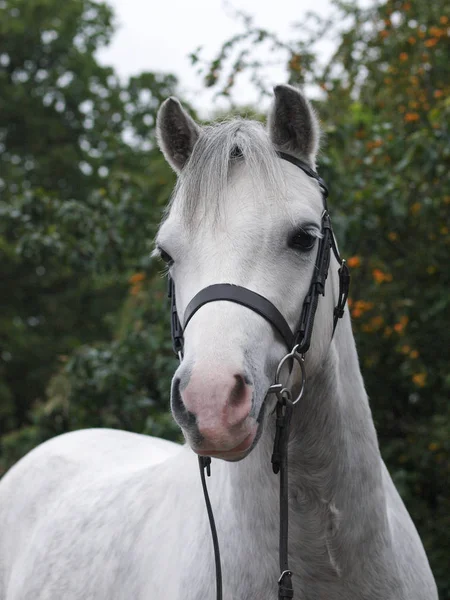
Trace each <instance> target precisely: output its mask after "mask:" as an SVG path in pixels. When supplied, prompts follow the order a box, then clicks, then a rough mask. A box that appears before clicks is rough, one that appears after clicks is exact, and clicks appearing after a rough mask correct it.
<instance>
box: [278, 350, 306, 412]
mask: <svg viewBox="0 0 450 600" xmlns="http://www.w3.org/2000/svg"><path fill="white" fill-rule="evenodd" d="M297 348H298V346H294V347H293V348H292V350H291V352H289V354H286V356H284V357H283V358H282V359H281V360H280V362H279V364H278V367H277V372H276V373H275V385H276V386H278V385H280V373H281V369H282V368H283V366H284V364H285V363H286V361H288V360H290V359H292V361H294V360H295V361H297V363H298V365H299V366H300V370H301V372H302V385H301V387H300V391H299V393H298V395H297V397H296V398H295V400H293V401H292V404H297V402H299V400H300V399H301V397H302V396H303V392H304V391H305V385H306V370H305V359H304V358H303V356H302V355H301V354H299V353H298V352H297Z"/></svg>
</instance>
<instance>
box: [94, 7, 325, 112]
mask: <svg viewBox="0 0 450 600" xmlns="http://www.w3.org/2000/svg"><path fill="white" fill-rule="evenodd" d="M108 1H109V3H110V4H111V5H112V6H113V8H114V10H115V13H116V19H117V22H118V30H117V32H116V34H115V36H114V38H113V41H112V44H111V45H110V46H109V47H108V48H106V49H104V50H102V51H101V52H100V53H99V59H100V61H101V62H103V63H104V64H110V65H113V66H114V67H115V68H116V70H117V71H118V73H119V74H120V75H121V76H123V77H128V76H129V75H135V74H138V73H140V72H142V71H162V72H167V73H174V74H176V75H177V76H178V78H179V81H180V93H181V94H182V95H183V97H185V98H187V99H188V100H190V101H191V102H192V103H193V105H194V106H195V107H196V108H199V109H200V110H202V111H203V113H204V114H205V115H206V113H207V110H208V108H210V107H211V106H212V93H211V92H208V91H206V90H205V89H204V87H203V86H202V82H201V80H200V78H199V77H198V76H197V75H196V74H195V69H194V67H193V66H192V65H191V64H190V60H189V58H188V55H189V54H190V53H191V52H192V51H194V50H195V49H196V48H197V47H198V46H203V48H204V55H205V57H209V58H211V57H213V56H214V55H215V53H216V52H217V50H218V49H219V48H220V45H221V43H222V42H224V41H225V40H227V39H229V38H230V37H231V36H232V35H234V34H235V33H237V32H239V31H241V30H242V25H240V23H239V22H237V21H236V19H234V18H233V17H232V9H231V8H230V5H231V6H232V7H234V8H237V9H241V10H243V11H245V12H247V13H249V14H251V15H253V16H254V17H255V23H256V25H258V26H261V27H264V28H267V29H270V30H272V31H274V32H276V33H278V34H279V35H281V36H283V37H284V39H289V38H291V37H292V36H293V33H292V31H293V30H292V27H291V26H292V24H293V23H294V22H297V23H301V21H302V18H304V15H305V12H306V11H308V10H312V9H314V11H316V12H319V13H320V14H322V15H323V16H326V15H327V13H328V12H329V11H330V1H329V0H314V1H313V2H312V1H309V2H301V1H299V0H234V1H233V2H231V3H230V4H229V5H228V8H227V3H226V2H225V1H224V0H158V1H157V2H155V0H108ZM270 78H271V80H272V83H273V84H276V83H282V82H283V81H285V80H286V72H285V70H284V69H283V68H281V67H280V68H278V69H272V70H271V71H270ZM256 98H257V95H256V92H255V91H254V90H253V89H252V87H251V85H250V84H249V83H247V82H245V81H243V82H241V83H240V85H239V87H238V88H237V92H236V100H238V101H239V103H240V104H245V103H251V102H255V101H256ZM224 106H226V105H224Z"/></svg>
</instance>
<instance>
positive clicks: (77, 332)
mask: <svg viewBox="0 0 450 600" xmlns="http://www.w3.org/2000/svg"><path fill="white" fill-rule="evenodd" d="M112 32H113V19H112V12H111V9H110V8H109V7H108V6H107V5H106V4H103V3H97V2H91V1H90V0H68V1H67V2H64V3H63V4H61V3H59V2H57V1H56V0H27V1H25V0H4V1H3V2H2V3H1V4H0V85H1V88H2V101H1V102H2V105H1V111H0V149H1V160H0V194H1V198H0V199H1V203H0V214H1V225H0V251H1V253H2V257H1V265H2V266H1V270H2V279H3V281H4V282H5V283H6V285H5V292H6V293H4V294H3V296H2V300H1V315H2V316H1V318H0V340H1V354H0V357H1V360H0V431H2V433H4V434H6V433H7V432H9V433H8V435H3V438H2V449H3V464H4V466H6V465H8V464H11V461H12V460H14V459H17V458H18V457H19V456H21V455H22V454H23V453H24V452H25V451H27V450H28V449H29V448H30V447H32V446H33V445H35V444H36V443H37V442H39V441H42V440H43V439H45V438H46V437H48V436H49V435H50V434H54V433H58V432H61V431H64V430H67V429H68V428H73V427H74V426H75V425H76V424H77V423H78V421H77V419H79V415H78V416H77V417H75V416H74V414H73V410H72V412H71V414H70V416H68V415H65V414H59V412H58V411H56V412H58V414H56V412H55V411H53V409H52V410H50V409H49V406H48V404H45V400H46V393H47V392H46V389H47V386H48V384H49V381H50V378H51V377H52V375H53V374H55V372H56V373H59V371H60V369H61V367H62V366H64V364H66V363H67V357H68V356H70V355H71V353H72V351H73V350H74V349H75V348H78V347H79V346H80V345H81V344H87V343H92V344H97V343H99V342H101V341H102V340H103V341H104V342H107V341H108V340H111V339H114V338H117V337H118V333H117V329H118V328H117V325H116V319H117V317H116V314H117V312H118V310H119V308H120V306H121V304H123V302H125V300H126V298H127V295H128V281H127V280H128V277H129V275H130V274H131V273H133V272H135V271H139V270H141V269H142V270H148V269H150V262H149V259H148V255H149V252H150V250H151V244H152V238H153V235H154V231H155V226H156V224H157V223H158V222H159V220H160V217H161V212H162V209H163V206H164V204H165V202H166V201H167V198H168V194H169V190H170V187H171V183H172V182H173V178H172V174H171V172H170V170H169V168H168V167H167V166H166V165H165V162H164V161H163V160H162V158H161V157H160V155H159V152H156V151H155V143H154V121H155V117H156V110H157V107H158V106H159V105H160V103H161V102H162V100H163V99H164V98H166V97H167V96H168V95H170V94H172V93H173V92H174V89H175V86H176V80H175V78H174V77H173V76H171V75H162V74H154V73H144V74H142V75H140V76H139V77H134V78H132V79H131V80H130V81H129V82H127V83H126V84H122V83H121V82H120V81H119V79H118V77H117V75H116V74H115V73H114V71H113V70H112V69H111V68H108V67H103V66H100V65H99V64H98V62H97V60H96V57H95V52H96V50H97V49H98V48H99V47H100V46H101V45H103V44H106V43H107V42H108V41H109V39H110V36H111V34H112ZM153 270H154V268H153ZM114 343H119V342H118V341H117V340H116V341H115V342H114ZM103 356H104V355H103ZM74 360H75V361H78V362H77V364H79V363H80V361H81V358H80V357H77V358H76V359H74ZM69 364H70V365H72V363H71V362H69ZM70 368H72V367H70ZM73 368H74V369H75V367H73ZM77 376H79V374H78V373H77ZM60 380H61V377H60ZM54 387H55V385H53V387H52V389H54ZM66 387H67V386H66ZM51 406H52V407H53V408H55V403H54V402H53V404H51ZM72 409H74V407H72ZM104 410H107V408H106V407H105V409H104ZM75 412H76V411H75ZM44 422H45V423H46V425H45V426H43V425H42V423H44ZM89 424H90V422H89V420H86V421H84V425H85V426H89ZM41 425H42V426H41ZM125 426H126V425H125Z"/></svg>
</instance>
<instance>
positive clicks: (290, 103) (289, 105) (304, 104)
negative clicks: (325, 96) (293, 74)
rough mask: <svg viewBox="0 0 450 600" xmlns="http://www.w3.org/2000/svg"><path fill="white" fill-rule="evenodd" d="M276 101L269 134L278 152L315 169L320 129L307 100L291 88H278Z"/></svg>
mask: <svg viewBox="0 0 450 600" xmlns="http://www.w3.org/2000/svg"><path fill="white" fill-rule="evenodd" d="M274 93H275V101H274V103H273V106H272V110H271V112H270V114H269V119H268V128H269V134H270V137H271V139H272V142H273V143H274V145H275V147H276V149H277V150H281V151H282V152H286V153H287V154H292V155H294V156H296V157H297V158H300V159H301V160H304V161H306V162H307V163H309V164H310V165H311V166H312V167H313V168H314V166H315V161H316V155H317V151H318V148H319V137H320V128H319V122H318V120H317V117H316V115H315V114H314V111H313V109H312V107H311V105H310V103H309V102H308V100H307V99H306V98H305V96H304V95H303V94H302V93H301V92H300V91H299V90H297V89H296V88H294V87H292V86H290V85H277V86H276V87H275V88H274Z"/></svg>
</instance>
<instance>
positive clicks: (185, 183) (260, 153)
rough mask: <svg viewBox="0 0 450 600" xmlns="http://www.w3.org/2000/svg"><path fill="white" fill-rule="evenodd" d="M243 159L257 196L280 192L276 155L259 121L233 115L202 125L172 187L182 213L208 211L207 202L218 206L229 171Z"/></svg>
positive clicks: (275, 195) (281, 185) (224, 189)
mask: <svg viewBox="0 0 450 600" xmlns="http://www.w3.org/2000/svg"><path fill="white" fill-rule="evenodd" d="M243 163H245V165H246V166H247V168H248V169H247V170H248V173H249V175H250V176H251V177H252V180H253V185H254V189H255V191H256V193H257V195H258V196H259V197H261V198H263V197H270V198H274V197H277V196H278V197H279V196H280V192H281V191H282V190H283V187H284V185H283V178H282V172H281V167H280V159H279V158H278V156H277V154H276V152H275V148H274V146H273V144H272V142H271V140H270V138H269V136H268V134H267V132H266V130H265V129H264V127H263V125H262V124H261V123H258V122H256V121H244V120H242V119H233V120H232V121H226V122H222V123H216V124H214V125H210V126H207V127H204V128H202V130H201V134H200V135H199V138H198V140H197V142H196V144H195V146H194V148H193V150H192V154H191V156H190V158H189V160H188V162H187V163H186V165H185V166H184V168H183V170H182V171H181V173H180V175H179V178H178V182H177V185H176V188H175V190H174V195H173V199H174V200H175V199H176V198H178V197H182V203H181V206H182V211H183V213H184V217H185V218H187V219H189V218H190V217H192V216H193V215H194V213H196V212H197V211H198V210H201V209H206V208H207V209H208V213H210V214H211V202H215V203H216V207H217V209H220V206H221V205H223V201H224V197H225V193H226V190H227V188H228V186H229V184H230V178H231V175H232V172H233V170H234V168H235V167H236V166H237V165H239V164H243ZM263 190H264V194H263V193H260V194H258V192H262V191H263ZM201 212H202V213H204V212H206V211H205V210H201Z"/></svg>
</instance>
